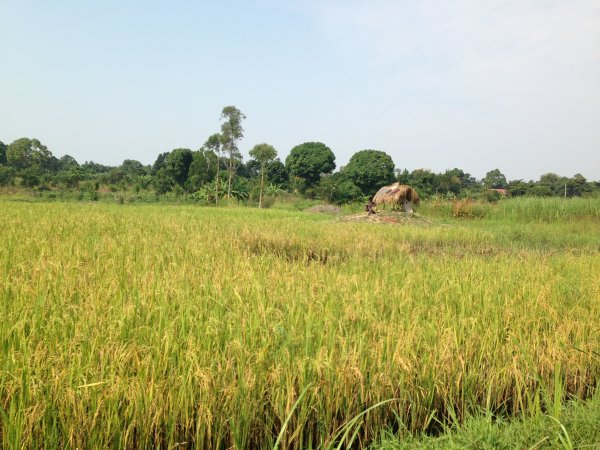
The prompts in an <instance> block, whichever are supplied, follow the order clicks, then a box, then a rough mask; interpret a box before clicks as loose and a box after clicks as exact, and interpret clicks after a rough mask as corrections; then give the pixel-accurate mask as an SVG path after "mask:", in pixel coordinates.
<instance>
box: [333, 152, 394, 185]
mask: <svg viewBox="0 0 600 450" xmlns="http://www.w3.org/2000/svg"><path fill="white" fill-rule="evenodd" d="M341 173H342V174H344V176H345V177H346V179H347V180H349V181H351V182H352V183H354V184H355V185H356V186H358V188H359V189H360V190H361V191H362V193H363V194H365V195H369V194H374V193H375V192H376V191H377V189H379V188H380V187H382V186H385V185H387V184H390V183H393V181H394V179H395V177H394V161H392V158H391V157H390V156H389V155H388V154H387V153H385V152H382V151H379V150H361V151H359V152H356V153H355V154H354V155H352V158H350V161H349V162H348V164H347V165H346V166H344V168H343V169H342V170H341Z"/></svg>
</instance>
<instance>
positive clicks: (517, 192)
mask: <svg viewBox="0 0 600 450" xmlns="http://www.w3.org/2000/svg"><path fill="white" fill-rule="evenodd" d="M532 186H533V183H532V182H529V183H527V182H525V181H523V180H511V181H510V182H509V183H508V184H507V185H506V190H507V191H508V193H509V194H510V195H511V196H512V197H522V196H523V195H527V194H528V193H529V190H530V189H531V187H532Z"/></svg>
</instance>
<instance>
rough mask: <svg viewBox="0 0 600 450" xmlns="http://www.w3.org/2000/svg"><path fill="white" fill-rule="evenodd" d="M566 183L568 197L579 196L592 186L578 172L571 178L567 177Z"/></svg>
mask: <svg viewBox="0 0 600 450" xmlns="http://www.w3.org/2000/svg"><path fill="white" fill-rule="evenodd" d="M566 185H567V196H568V197H581V196H582V195H584V194H585V193H587V192H591V191H592V187H591V186H590V185H589V184H588V182H587V180H586V179H585V177H584V176H583V175H581V174H580V173H578V174H575V175H574V176H573V178H567V180H566Z"/></svg>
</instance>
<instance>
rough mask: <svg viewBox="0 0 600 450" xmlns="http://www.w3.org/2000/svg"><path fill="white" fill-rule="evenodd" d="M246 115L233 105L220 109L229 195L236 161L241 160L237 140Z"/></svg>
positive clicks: (240, 136)
mask: <svg viewBox="0 0 600 450" xmlns="http://www.w3.org/2000/svg"><path fill="white" fill-rule="evenodd" d="M245 118H246V116H245V115H244V114H243V113H242V112H241V111H240V110H239V109H237V108H236V107H235V106H225V107H224V108H223V110H222V111H221V120H223V121H224V122H223V124H222V125H221V139H222V143H223V149H224V150H225V151H226V152H227V153H228V154H229V164H228V168H227V170H228V172H229V176H228V180H227V196H228V197H230V196H231V182H232V180H233V176H234V174H235V169H236V163H237V161H238V160H241V156H242V155H241V153H240V151H239V149H238V146H237V142H238V141H239V140H240V139H242V138H243V137H244V128H243V127H242V121H243V120H244V119H245Z"/></svg>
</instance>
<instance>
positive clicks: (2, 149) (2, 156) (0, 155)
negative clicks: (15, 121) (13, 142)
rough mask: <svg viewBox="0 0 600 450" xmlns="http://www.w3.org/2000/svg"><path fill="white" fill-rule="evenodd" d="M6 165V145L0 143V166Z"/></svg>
mask: <svg viewBox="0 0 600 450" xmlns="http://www.w3.org/2000/svg"><path fill="white" fill-rule="evenodd" d="M4 165H6V144H5V143H4V142H2V141H0V166H4Z"/></svg>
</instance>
